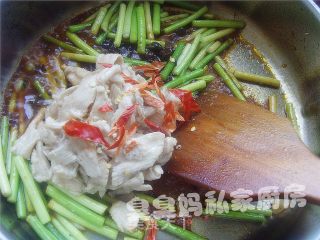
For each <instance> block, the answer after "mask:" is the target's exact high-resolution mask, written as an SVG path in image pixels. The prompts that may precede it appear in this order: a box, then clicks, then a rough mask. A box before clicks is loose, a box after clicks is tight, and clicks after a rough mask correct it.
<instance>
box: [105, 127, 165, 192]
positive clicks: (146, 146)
mask: <svg viewBox="0 0 320 240" xmlns="http://www.w3.org/2000/svg"><path fill="white" fill-rule="evenodd" d="M131 140H133V141H135V142H136V143H137V145H136V147H135V148H133V150H132V151H130V152H129V153H125V152H124V151H122V153H121V154H120V155H118V156H117V157H116V158H115V160H114V162H116V164H115V165H114V166H113V168H112V173H111V186H110V188H111V189H116V188H117V187H118V186H120V185H121V184H123V183H125V182H126V181H128V180H129V179H130V178H132V177H133V176H135V175H136V174H137V173H138V172H139V171H143V170H146V169H148V168H150V167H151V166H153V165H154V163H155V162H156V161H157V160H158V159H159V156H160V155H161V153H162V152H163V148H164V140H165V135H164V134H163V133H160V132H153V133H148V134H145V135H143V136H141V137H137V138H132V139H131ZM117 158H120V159H117Z"/></svg>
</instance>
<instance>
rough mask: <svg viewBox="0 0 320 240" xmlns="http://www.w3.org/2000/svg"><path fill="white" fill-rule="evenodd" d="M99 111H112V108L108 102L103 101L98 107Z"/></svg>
mask: <svg viewBox="0 0 320 240" xmlns="http://www.w3.org/2000/svg"><path fill="white" fill-rule="evenodd" d="M98 110H99V111H100V112H112V111H113V108H112V107H111V106H110V105H109V104H108V103H105V104H103V105H102V106H101V107H99V109H98Z"/></svg>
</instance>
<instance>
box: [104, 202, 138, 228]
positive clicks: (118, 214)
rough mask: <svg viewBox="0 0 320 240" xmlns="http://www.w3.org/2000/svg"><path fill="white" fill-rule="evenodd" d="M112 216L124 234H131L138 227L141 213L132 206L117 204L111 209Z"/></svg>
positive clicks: (122, 203)
mask: <svg viewBox="0 0 320 240" xmlns="http://www.w3.org/2000/svg"><path fill="white" fill-rule="evenodd" d="M110 215H111V217H112V219H113V220H114V221H115V222H116V224H117V226H118V228H119V229H120V231H122V232H127V231H128V232H130V231H133V230H134V229H136V228H137V227H138V223H139V213H138V212H136V210H135V209H134V208H133V207H132V206H131V205H130V204H127V203H125V202H122V201H117V202H115V203H114V204H112V206H111V208H110Z"/></svg>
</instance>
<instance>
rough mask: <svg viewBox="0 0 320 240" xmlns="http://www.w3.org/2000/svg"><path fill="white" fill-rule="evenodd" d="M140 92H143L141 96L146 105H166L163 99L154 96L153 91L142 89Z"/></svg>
mask: <svg viewBox="0 0 320 240" xmlns="http://www.w3.org/2000/svg"><path fill="white" fill-rule="evenodd" d="M140 94H141V97H142V98H143V101H144V104H145V105H148V106H151V107H155V108H163V106H164V103H163V101H162V100H161V99H159V98H156V97H155V96H153V95H152V93H150V92H148V91H145V90H143V89H141V90H140Z"/></svg>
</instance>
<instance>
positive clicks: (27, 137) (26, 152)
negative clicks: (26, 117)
mask: <svg viewBox="0 0 320 240" xmlns="http://www.w3.org/2000/svg"><path fill="white" fill-rule="evenodd" d="M43 117H44V109H41V110H40V111H39V113H38V114H37V115H36V116H35V118H34V119H33V120H32V121H31V123H30V124H29V126H28V128H27V129H26V131H25V133H24V134H23V135H22V136H21V137H19V139H18V140H17V141H16V143H15V144H14V146H13V148H12V151H13V152H14V153H15V154H17V155H21V156H22V157H24V158H26V159H30V156H31V153H32V151H33V149H34V147H35V145H36V143H37V142H38V141H39V140H40V134H39V132H38V129H37V127H38V125H39V123H40V122H41V121H42V119H43Z"/></svg>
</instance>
